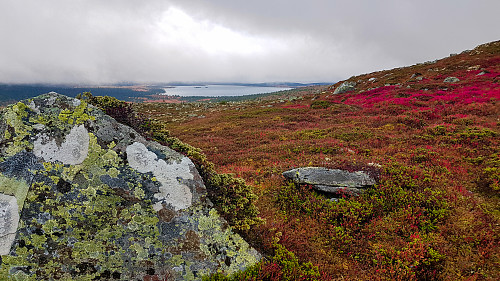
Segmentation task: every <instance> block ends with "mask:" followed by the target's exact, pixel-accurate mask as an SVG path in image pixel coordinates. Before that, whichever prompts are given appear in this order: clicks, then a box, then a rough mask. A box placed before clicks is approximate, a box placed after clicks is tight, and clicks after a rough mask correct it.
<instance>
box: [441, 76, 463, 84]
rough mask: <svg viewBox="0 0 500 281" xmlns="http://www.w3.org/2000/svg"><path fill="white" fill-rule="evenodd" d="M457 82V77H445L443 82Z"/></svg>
mask: <svg viewBox="0 0 500 281" xmlns="http://www.w3.org/2000/svg"><path fill="white" fill-rule="evenodd" d="M459 81H460V79H458V78H457V77H446V78H445V79H444V81H443V82H444V83H457V82H459Z"/></svg>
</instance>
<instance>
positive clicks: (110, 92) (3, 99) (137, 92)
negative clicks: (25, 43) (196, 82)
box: [0, 84, 163, 105]
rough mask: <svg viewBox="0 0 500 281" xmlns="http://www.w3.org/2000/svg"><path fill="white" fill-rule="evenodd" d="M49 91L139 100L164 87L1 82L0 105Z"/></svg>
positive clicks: (71, 94)
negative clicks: (85, 93)
mask: <svg viewBox="0 0 500 281" xmlns="http://www.w3.org/2000/svg"><path fill="white" fill-rule="evenodd" d="M48 92H57V93H60V94H64V95H67V96H70V97H75V96H76V95H78V94H80V93H83V92H91V93H92V94H93V95H95V96H112V97H115V98H117V99H120V100H123V101H138V99H139V98H140V97H144V96H148V95H153V94H158V93H163V89H162V88H155V87H147V86H74V85H49V84H0V105H5V104H9V103H12V102H14V101H19V100H22V99H26V98H31V97H35V96H38V95H41V94H45V93H48Z"/></svg>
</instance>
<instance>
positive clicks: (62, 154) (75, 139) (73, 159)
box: [33, 125, 90, 165]
mask: <svg viewBox="0 0 500 281" xmlns="http://www.w3.org/2000/svg"><path fill="white" fill-rule="evenodd" d="M89 140H90V138H89V134H88V131H87V129H86V128H85V127H84V126H83V125H80V126H75V127H73V128H72V129H71V131H70V132H69V134H68V135H66V139H65V140H64V142H63V143H62V144H61V146H58V145H57V143H56V141H55V140H54V139H52V140H50V138H49V136H47V135H46V134H43V133H41V134H39V135H38V136H37V139H36V140H35V142H34V147H33V153H34V154H35V155H36V156H38V157H42V158H43V159H44V160H45V161H46V162H55V161H60V162H62V163H63V164H68V165H78V164H81V163H82V162H83V161H84V160H85V158H87V155H88V151H89Z"/></svg>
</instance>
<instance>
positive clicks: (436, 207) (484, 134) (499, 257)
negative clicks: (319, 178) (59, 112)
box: [91, 41, 500, 280]
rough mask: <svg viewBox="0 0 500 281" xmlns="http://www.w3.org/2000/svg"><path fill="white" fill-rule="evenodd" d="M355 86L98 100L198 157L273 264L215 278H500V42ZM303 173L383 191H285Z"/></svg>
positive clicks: (225, 209) (228, 212) (223, 208)
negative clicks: (350, 179)
mask: <svg viewBox="0 0 500 281" xmlns="http://www.w3.org/2000/svg"><path fill="white" fill-rule="evenodd" d="M448 77H455V78H457V79H446V78H448ZM445 80H446V81H445ZM346 81H347V82H351V84H355V85H356V86H355V87H354V90H353V91H348V92H345V93H341V94H335V95H334V94H333V93H334V91H335V89H336V88H337V87H338V86H340V85H341V84H342V82H346ZM346 81H342V82H339V83H337V84H335V85H332V86H328V87H323V88H321V87H315V88H313V89H311V90H310V92H309V93H307V91H304V90H301V95H300V96H299V97H297V96H296V94H297V93H296V92H294V91H291V92H290V94H289V95H290V97H283V96H280V97H279V98H276V99H265V100H260V101H255V100H253V101H246V102H224V103H218V104H215V103H210V104H204V103H183V104H165V103H148V104H146V103H142V104H133V105H129V104H124V103H119V104H117V105H113V102H114V101H107V100H105V99H104V98H98V99H100V100H97V98H96V97H93V98H94V99H96V100H94V103H95V104H97V103H102V104H103V105H104V106H105V107H107V108H108V109H109V110H116V108H121V109H119V110H117V113H118V115H120V114H123V116H124V118H125V119H127V118H128V120H129V121H128V122H132V123H134V122H136V123H135V124H131V125H134V127H136V128H137V127H140V128H143V132H144V133H146V135H149V136H150V137H151V138H153V139H155V140H158V141H160V142H163V143H166V144H169V145H171V146H172V147H173V148H174V149H176V150H178V151H180V152H183V153H185V154H186V155H188V156H189V157H191V158H192V159H193V160H194V162H195V163H196V164H197V165H198V167H199V168H200V169H201V174H202V175H203V177H204V179H205V181H206V182H207V185H208V187H209V189H211V196H212V197H211V198H212V200H213V201H214V202H215V204H216V205H217V206H218V208H219V211H220V212H221V214H223V215H224V216H225V217H226V218H227V220H228V222H229V223H230V224H232V225H233V226H236V228H237V229H239V231H240V232H241V233H242V234H243V235H244V236H245V237H246V239H247V240H248V241H249V242H250V243H251V244H252V245H253V246H254V247H256V248H257V249H259V250H260V251H261V252H262V253H263V254H264V255H265V256H266V257H267V259H265V260H264V261H261V262H260V263H258V264H257V265H255V266H254V267H251V268H249V269H247V270H246V271H245V272H240V273H238V274H235V275H233V276H229V277H225V276H222V275H213V276H209V277H206V280H499V279H500V268H499V263H500V247H499V245H500V243H499V242H500V241H499V238H500V237H499V235H500V231H499V226H500V224H499V223H500V211H499V206H500V196H499V195H500V143H499V136H500V114H499V113H500V100H499V99H500V84H499V83H500V41H497V42H492V43H489V44H485V45H481V46H479V47H477V48H475V49H474V50H471V51H466V52H463V53H461V54H459V55H455V56H450V57H449V58H445V59H442V60H438V61H434V62H427V63H423V64H417V65H414V66H410V67H404V68H398V69H392V70H385V71H380V72H375V73H370V74H364V75H360V76H356V77H351V78H349V79H348V80H346ZM448 81H452V82H448ZM292 96H293V97H292ZM91 103H92V102H91ZM110 103H111V104H110ZM108 109H107V111H108ZM130 116H134V117H132V118H129V117H130ZM167 130H168V131H167ZM173 136H175V137H173ZM181 141H182V142H181ZM185 143H189V144H190V145H192V146H190V145H186V144H185ZM194 147H197V148H194ZM198 148H199V149H198ZM202 151H203V153H202ZM212 163H213V164H212ZM303 166H321V167H327V168H335V169H345V170H350V171H354V170H364V171H366V172H368V173H371V174H372V175H374V176H376V177H377V179H378V184H377V185H376V186H375V187H374V188H372V189H370V190H369V191H367V192H365V193H363V194H362V195H360V196H357V197H351V198H342V199H340V200H339V201H337V202H333V201H330V200H328V199H327V198H326V197H325V196H324V195H323V194H318V193H316V192H314V191H313V190H312V189H311V187H310V186H298V185H296V184H293V183H288V182H285V181H284V179H283V177H282V176H281V173H282V172H284V171H286V170H289V169H293V168H297V167H303ZM231 175H234V176H231ZM238 178H241V179H244V181H243V180H240V179H238ZM245 182H246V183H245ZM254 194H257V195H258V197H257V196H255V195H254ZM257 209H258V210H259V211H260V213H258V211H257ZM261 219H263V220H261Z"/></svg>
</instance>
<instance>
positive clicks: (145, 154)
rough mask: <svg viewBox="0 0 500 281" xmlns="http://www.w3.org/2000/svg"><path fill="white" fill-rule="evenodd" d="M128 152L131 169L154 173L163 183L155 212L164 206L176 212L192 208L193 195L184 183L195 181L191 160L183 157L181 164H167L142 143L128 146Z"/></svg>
mask: <svg viewBox="0 0 500 281" xmlns="http://www.w3.org/2000/svg"><path fill="white" fill-rule="evenodd" d="M126 151H127V160H128V163H129V165H130V167H132V168H134V169H135V170H137V171H138V172H140V173H148V172H152V173H153V175H154V176H155V177H156V179H157V180H158V181H159V182H160V183H161V186H160V187H159V192H158V193H156V194H155V198H156V199H158V200H159V201H158V202H157V203H156V204H155V205H154V206H153V208H154V209H155V211H159V210H160V209H162V204H167V205H172V206H173V207H174V208H175V210H181V209H186V208H188V207H190V206H191V201H192V198H193V195H192V194H191V191H190V190H189V187H188V186H187V185H185V184H183V183H182V182H183V181H185V180H192V179H193V174H192V173H191V168H194V165H193V163H192V162H191V161H190V160H189V158H187V157H183V158H182V160H181V161H180V162H179V163H176V162H174V163H170V164H167V162H165V161H164V160H162V159H158V156H157V155H156V154H154V153H153V152H151V151H149V150H148V148H147V147H146V146H145V145H144V144H142V143H140V142H134V143H133V144H131V145H129V146H127V149H126Z"/></svg>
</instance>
